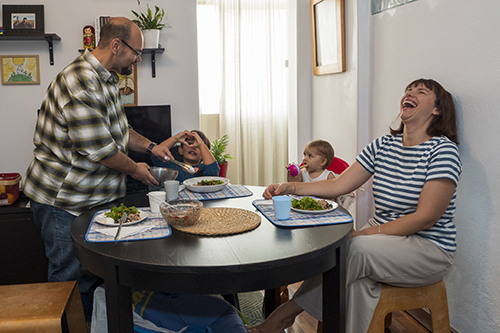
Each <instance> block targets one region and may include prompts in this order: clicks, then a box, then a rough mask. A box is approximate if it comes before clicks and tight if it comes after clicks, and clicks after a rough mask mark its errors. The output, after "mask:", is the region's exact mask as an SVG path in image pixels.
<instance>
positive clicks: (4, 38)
mask: <svg viewBox="0 0 500 333" xmlns="http://www.w3.org/2000/svg"><path fill="white" fill-rule="evenodd" d="M16 40H17V41H26V40H45V41H47V43H48V44H49V57H50V65H51V66H53V65H54V47H53V45H52V43H53V41H55V40H61V37H59V36H58V35H57V34H43V35H0V41H16Z"/></svg>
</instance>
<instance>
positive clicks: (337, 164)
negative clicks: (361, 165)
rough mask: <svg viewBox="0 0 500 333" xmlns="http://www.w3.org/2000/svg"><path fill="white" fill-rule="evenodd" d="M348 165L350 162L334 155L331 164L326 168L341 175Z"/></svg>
mask: <svg viewBox="0 0 500 333" xmlns="http://www.w3.org/2000/svg"><path fill="white" fill-rule="evenodd" d="M348 167H349V163H347V162H346V161H344V160H343V159H341V158H338V157H334V158H333V161H332V163H330V165H329V166H328V167H327V168H326V169H327V170H330V171H333V172H335V173H336V174H337V175H340V174H341V173H342V172H344V170H345V169H347V168H348Z"/></svg>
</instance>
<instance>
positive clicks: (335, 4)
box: [311, 0, 345, 75]
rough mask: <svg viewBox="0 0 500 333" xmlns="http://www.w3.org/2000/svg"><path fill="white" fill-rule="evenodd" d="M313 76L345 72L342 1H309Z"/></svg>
mask: <svg viewBox="0 0 500 333" xmlns="http://www.w3.org/2000/svg"><path fill="white" fill-rule="evenodd" d="M311 32H312V47H313V74H314V75H323V74H333V73H340V72H345V40H344V39H345V37H344V0H311Z"/></svg>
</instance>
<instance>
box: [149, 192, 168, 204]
mask: <svg viewBox="0 0 500 333" xmlns="http://www.w3.org/2000/svg"><path fill="white" fill-rule="evenodd" d="M146 195H147V196H148V197H150V198H151V199H153V201H156V203H157V204H159V205H161V204H163V203H164V204H166V205H167V206H172V205H171V204H169V203H168V202H167V201H164V200H161V199H158V198H157V197H155V196H154V195H151V194H149V193H148V194H146Z"/></svg>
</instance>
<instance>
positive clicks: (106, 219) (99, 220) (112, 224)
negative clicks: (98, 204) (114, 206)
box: [94, 210, 148, 227]
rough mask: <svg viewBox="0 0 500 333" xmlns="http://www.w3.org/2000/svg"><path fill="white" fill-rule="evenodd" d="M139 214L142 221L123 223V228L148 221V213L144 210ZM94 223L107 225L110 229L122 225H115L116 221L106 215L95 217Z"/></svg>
mask: <svg viewBox="0 0 500 333" xmlns="http://www.w3.org/2000/svg"><path fill="white" fill-rule="evenodd" d="M139 214H140V216H141V218H140V219H138V220H137V221H134V222H128V223H123V226H127V225H132V224H136V223H139V222H142V221H144V219H146V218H147V217H148V213H147V212H143V211H142V210H139ZM94 221H96V222H97V223H99V224H102V225H107V226H109V227H118V226H119V225H120V223H115V220H113V219H112V218H111V217H106V216H105V215H104V213H101V214H99V215H97V216H96V217H95V219H94Z"/></svg>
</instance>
